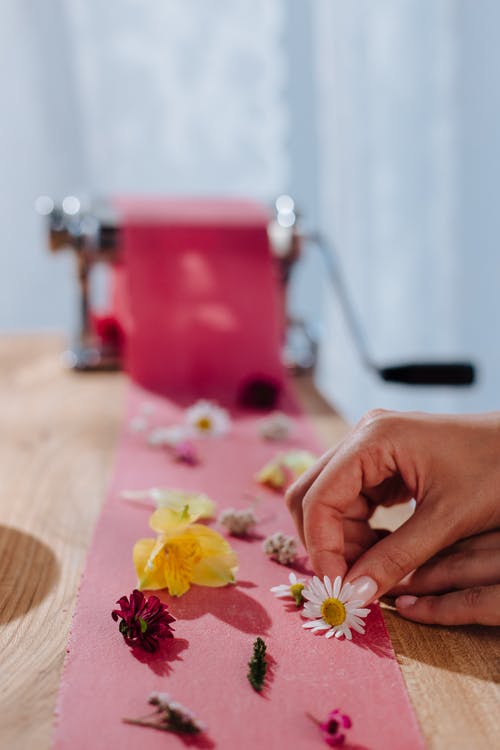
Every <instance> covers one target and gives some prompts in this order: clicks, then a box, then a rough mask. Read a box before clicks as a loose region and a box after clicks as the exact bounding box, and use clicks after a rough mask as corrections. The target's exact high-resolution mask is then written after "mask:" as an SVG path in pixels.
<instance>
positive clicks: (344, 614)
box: [302, 576, 370, 641]
mask: <svg viewBox="0 0 500 750" xmlns="http://www.w3.org/2000/svg"><path fill="white" fill-rule="evenodd" d="M302 596H303V597H304V599H306V603H305V605H304V609H303V610H302V617H306V618H307V619H308V620H311V622H306V623H305V624H304V625H303V627H304V628H310V629H311V630H312V632H313V633H315V632H316V631H319V630H326V631H327V632H326V633H325V636H326V637H327V638H331V637H332V636H335V637H336V638H341V637H342V636H345V637H346V638H347V639H348V640H349V641H350V640H351V639H352V633H351V629H352V630H355V631H356V632H357V633H361V634H363V635H364V632H365V627H364V621H363V618H365V617H366V615H367V614H368V612H369V611H370V610H369V609H367V608H366V607H362V606H361V605H362V604H363V601H361V600H360V599H354V596H355V594H354V591H353V588H352V586H351V584H350V583H344V585H342V578H341V577H340V576H337V578H336V579H335V581H334V582H333V584H332V582H331V581H330V579H329V578H328V576H325V577H324V579H323V581H320V579H319V578H317V576H314V578H313V579H312V581H311V582H310V583H308V584H307V586H305V587H304V590H303V591H302Z"/></svg>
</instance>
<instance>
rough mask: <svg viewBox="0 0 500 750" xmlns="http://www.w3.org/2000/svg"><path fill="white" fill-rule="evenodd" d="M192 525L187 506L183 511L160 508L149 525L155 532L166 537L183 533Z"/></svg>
mask: <svg viewBox="0 0 500 750" xmlns="http://www.w3.org/2000/svg"><path fill="white" fill-rule="evenodd" d="M190 523H191V517H190V514H189V510H188V506H187V505H186V506H184V509H183V510H182V511H177V510H171V508H158V510H155V512H154V513H153V515H152V516H151V518H150V519H149V525H150V526H151V528H152V529H153V531H156V532H158V533H159V534H165V535H166V536H171V535H173V534H179V533H182V532H183V531H184V529H186V528H187V527H188V526H189V524H190Z"/></svg>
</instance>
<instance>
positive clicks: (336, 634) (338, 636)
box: [335, 630, 344, 638]
mask: <svg viewBox="0 0 500 750" xmlns="http://www.w3.org/2000/svg"><path fill="white" fill-rule="evenodd" d="M343 635H344V633H343V632H342V630H336V631H335V638H342V636H343Z"/></svg>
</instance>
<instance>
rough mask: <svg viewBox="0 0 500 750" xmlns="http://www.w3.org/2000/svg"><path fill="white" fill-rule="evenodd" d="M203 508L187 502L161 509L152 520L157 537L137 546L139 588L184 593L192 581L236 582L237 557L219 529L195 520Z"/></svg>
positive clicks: (136, 564) (200, 514)
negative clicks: (177, 506) (174, 507)
mask: <svg viewBox="0 0 500 750" xmlns="http://www.w3.org/2000/svg"><path fill="white" fill-rule="evenodd" d="M202 515H203V512H202V509H201V508H197V509H195V508H193V507H192V506H191V505H190V504H187V505H185V507H184V509H183V510H182V511H178V510H172V509H171V508H159V509H158V510H157V511H155V512H154V513H153V515H152V516H151V519H150V526H151V528H152V529H153V530H154V531H156V532H157V533H158V537H157V539H139V541H138V542H136V544H135V546H134V553H133V555H134V565H135V569H136V571H137V576H138V579H139V581H138V588H139V589H147V590H150V591H154V590H157V589H165V588H166V589H168V592H169V594H171V596H182V594H184V593H185V592H186V591H187V590H188V589H189V587H190V585H191V584H192V583H195V584H197V585H198V586H213V587H216V586H225V585H226V584H228V583H233V582H234V580H235V574H236V571H237V570H238V558H237V556H236V554H235V553H234V552H233V550H232V549H231V547H230V545H229V544H228V542H227V541H226V540H225V539H224V537H223V536H221V535H220V534H219V533H217V531H214V530H213V529H209V528H208V527H207V526H203V525H202V524H198V523H194V522H195V521H196V520H198V518H200V517H201V516H202Z"/></svg>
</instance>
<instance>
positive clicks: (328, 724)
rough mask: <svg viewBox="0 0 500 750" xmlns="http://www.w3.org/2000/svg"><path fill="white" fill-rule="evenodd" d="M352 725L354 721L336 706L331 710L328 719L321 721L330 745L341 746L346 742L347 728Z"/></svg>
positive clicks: (322, 729)
mask: <svg viewBox="0 0 500 750" xmlns="http://www.w3.org/2000/svg"><path fill="white" fill-rule="evenodd" d="M351 727H352V721H351V719H350V717H349V716H347V714H342V713H340V711H339V709H338V708H336V709H334V710H333V711H330V713H329V714H328V716H327V718H326V721H321V722H319V728H320V729H321V733H322V734H323V739H324V741H325V742H326V744H327V745H329V746H330V747H341V746H342V745H343V744H344V742H345V737H346V736H345V732H344V730H345V729H350V728H351Z"/></svg>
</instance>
